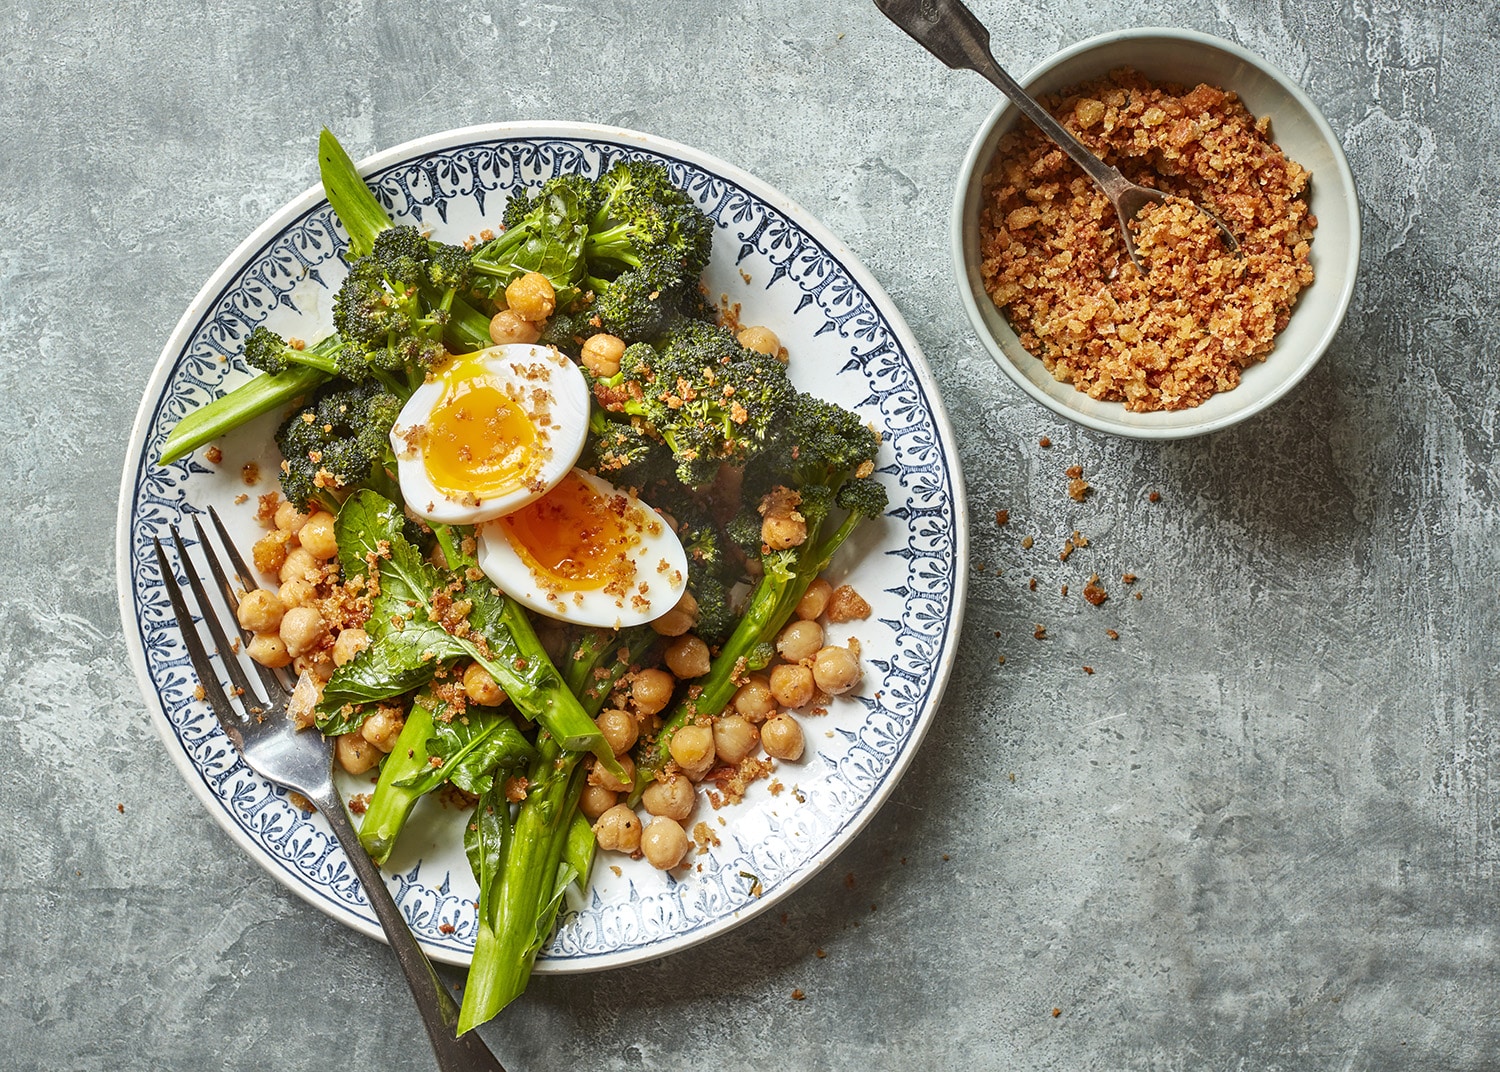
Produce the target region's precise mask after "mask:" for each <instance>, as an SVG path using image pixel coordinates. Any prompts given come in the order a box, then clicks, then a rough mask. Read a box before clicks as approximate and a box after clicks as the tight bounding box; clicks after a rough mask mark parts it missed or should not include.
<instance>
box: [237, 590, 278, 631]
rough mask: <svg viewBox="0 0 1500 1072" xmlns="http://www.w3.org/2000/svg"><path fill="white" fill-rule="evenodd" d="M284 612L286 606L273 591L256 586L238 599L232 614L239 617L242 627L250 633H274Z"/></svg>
mask: <svg viewBox="0 0 1500 1072" xmlns="http://www.w3.org/2000/svg"><path fill="white" fill-rule="evenodd" d="M285 613H286V607H284V606H283V605H282V603H281V600H280V599H278V598H277V597H276V593H275V592H268V591H266V590H265V589H264V588H257V589H255V590H254V591H253V592H246V593H245V598H244V599H242V600H240V605H239V607H237V608H236V609H235V613H234V616H235V617H236V618H237V619H239V623H240V628H242V629H248V630H250V632H252V633H274V632H275V631H276V627H277V626H279V625H280V624H281V616H282V615H283V614H285Z"/></svg>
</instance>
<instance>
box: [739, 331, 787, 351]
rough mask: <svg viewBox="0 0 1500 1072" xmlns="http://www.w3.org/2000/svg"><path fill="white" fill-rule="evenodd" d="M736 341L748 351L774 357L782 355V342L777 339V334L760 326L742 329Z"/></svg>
mask: <svg viewBox="0 0 1500 1072" xmlns="http://www.w3.org/2000/svg"><path fill="white" fill-rule="evenodd" d="M735 339H736V340H737V341H738V342H739V344H740V345H741V346H743V347H744V348H745V349H746V350H754V351H755V352H756V353H761V354H770V355H771V356H772V357H776V356H777V355H778V354H780V353H781V340H780V339H778V338H777V337H776V332H774V331H772V330H771V329H770V328H768V327H762V326H761V325H759V324H753V325H751V326H750V327H744V328H740V333H739V334H738V335H736V336H735Z"/></svg>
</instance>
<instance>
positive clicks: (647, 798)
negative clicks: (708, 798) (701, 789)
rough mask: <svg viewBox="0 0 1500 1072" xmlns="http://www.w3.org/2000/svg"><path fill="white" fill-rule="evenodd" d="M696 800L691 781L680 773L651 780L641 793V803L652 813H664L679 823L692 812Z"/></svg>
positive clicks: (696, 796) (696, 795)
mask: <svg viewBox="0 0 1500 1072" xmlns="http://www.w3.org/2000/svg"><path fill="white" fill-rule="evenodd" d="M697 802H698V794H697V792H696V791H695V790H694V789H693V783H692V782H691V781H689V780H688V779H687V778H685V777H683V776H682V775H680V774H672V775H668V776H667V777H666V778H665V779H663V780H661V781H656V782H652V783H651V784H650V785H648V786H646V791H645V792H644V793H642V794H641V803H642V804H643V805H645V808H646V810H647V811H649V812H650V813H651V814H652V815H665V816H666V817H667V818H668V819H676V820H677V821H678V822H679V823H680V822H682V821H683V820H684V819H686V818H687V817H688V816H689V815H691V814H693V805H694V804H696V803H697Z"/></svg>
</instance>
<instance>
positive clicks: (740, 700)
mask: <svg viewBox="0 0 1500 1072" xmlns="http://www.w3.org/2000/svg"><path fill="white" fill-rule="evenodd" d="M731 702H732V703H733V704H734V710H735V713H736V714H738V715H739V716H740V717H741V718H746V719H749V720H750V721H751V722H764V721H765V720H766V719H768V718H770V717H771V716H772V715H773V714H775V713H776V700H775V698H774V697H772V695H771V684H770V682H768V681H767V680H766V679H765V677H764V675H761V674H756V675H754V676H753V677H751V678H750V680H749V681H747V682H745V683H744V684H743V685H741V686H740V687H739V691H738V692H736V693H735V694H734V699H733V700H732V701H731Z"/></svg>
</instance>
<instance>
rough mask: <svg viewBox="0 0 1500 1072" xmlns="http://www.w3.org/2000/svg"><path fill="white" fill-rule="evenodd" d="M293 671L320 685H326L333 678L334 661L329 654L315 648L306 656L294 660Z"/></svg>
mask: <svg viewBox="0 0 1500 1072" xmlns="http://www.w3.org/2000/svg"><path fill="white" fill-rule="evenodd" d="M292 669H293V670H295V671H297V673H298V674H306V675H307V676H308V677H310V678H313V679H315V680H316V681H317V682H318V683H319V684H320V685H321V684H326V683H327V681H328V679H329V678H331V677H332V676H333V660H332V659H331V658H329V655H328V652H326V651H324V650H322V649H321V648H315V649H313V650H312V651H310V652H308V653H307V654H306V655H299V656H297V657H296V658H295V659H293V660H292Z"/></svg>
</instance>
